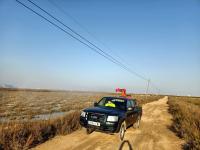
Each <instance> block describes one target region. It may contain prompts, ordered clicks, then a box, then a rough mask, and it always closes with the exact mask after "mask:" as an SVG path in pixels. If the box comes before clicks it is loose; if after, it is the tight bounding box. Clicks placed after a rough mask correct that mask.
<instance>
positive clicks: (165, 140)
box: [35, 97, 184, 150]
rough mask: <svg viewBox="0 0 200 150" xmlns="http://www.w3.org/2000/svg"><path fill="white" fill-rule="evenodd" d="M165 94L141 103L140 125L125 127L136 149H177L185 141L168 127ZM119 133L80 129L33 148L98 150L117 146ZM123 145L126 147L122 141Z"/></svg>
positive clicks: (127, 139) (37, 149) (169, 118)
mask: <svg viewBox="0 0 200 150" xmlns="http://www.w3.org/2000/svg"><path fill="white" fill-rule="evenodd" d="M167 100H168V98H167V97H165V98H162V99H160V100H159V101H155V102H151V103H148V104H145V105H143V116H142V121H141V126H140V128H139V129H133V128H132V127H130V128H128V129H127V131H126V135H125V139H124V140H126V141H127V142H129V143H130V145H131V147H132V149H136V150H172V149H173V150H177V149H181V145H182V144H183V143H184V141H182V140H181V139H179V138H178V137H176V136H175V134H174V133H173V132H172V131H170V130H169V129H168V127H169V126H170V124H171V115H170V114H169V113H168V111H167V109H168V105H167ZM121 143H122V142H120V140H119V138H118V135H117V134H115V135H109V134H104V133H99V132H93V133H92V134H90V135H86V133H85V130H84V129H81V130H79V131H76V132H74V133H72V134H69V135H66V136H57V137H55V138H53V139H52V140H50V141H47V142H45V143H44V144H41V145H39V146H38V147H36V148H35V149H36V150H68V149H69V150H81V149H84V150H93V149H96V150H100V149H104V150H105V149H112V150H113V149H116V150H117V149H119V147H120V144H121ZM123 149H128V144H127V143H125V144H124V147H123Z"/></svg>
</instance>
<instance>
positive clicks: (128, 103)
mask: <svg viewBox="0 0 200 150" xmlns="http://www.w3.org/2000/svg"><path fill="white" fill-rule="evenodd" d="M129 107H132V104H131V101H130V100H128V101H127V108H129Z"/></svg>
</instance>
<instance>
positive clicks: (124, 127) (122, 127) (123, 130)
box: [119, 122, 126, 141]
mask: <svg viewBox="0 0 200 150" xmlns="http://www.w3.org/2000/svg"><path fill="white" fill-rule="evenodd" d="M125 131H126V124H125V122H122V124H121V127H120V130H119V138H120V140H121V141H122V140H123V139H124V135H125Z"/></svg>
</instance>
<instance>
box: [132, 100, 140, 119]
mask: <svg viewBox="0 0 200 150" xmlns="http://www.w3.org/2000/svg"><path fill="white" fill-rule="evenodd" d="M130 101H131V105H132V108H133V114H132V122H133V123H134V122H135V121H136V120H137V117H138V107H137V104H136V101H135V100H130Z"/></svg>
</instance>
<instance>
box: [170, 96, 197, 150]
mask: <svg viewBox="0 0 200 150" xmlns="http://www.w3.org/2000/svg"><path fill="white" fill-rule="evenodd" d="M168 103H169V105H170V107H169V112H170V113H171V114H172V115H173V124H172V129H173V131H175V132H176V133H177V135H178V136H180V137H181V138H184V139H185V140H186V142H187V144H186V145H185V146H184V148H185V149H194V150H199V149H200V105H199V104H200V98H194V97H175V96H170V97H169V101H168Z"/></svg>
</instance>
